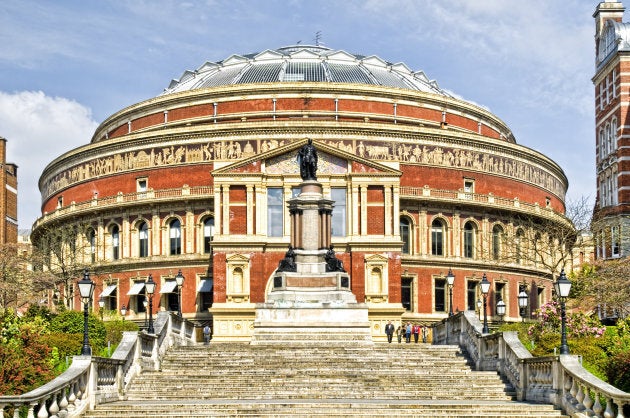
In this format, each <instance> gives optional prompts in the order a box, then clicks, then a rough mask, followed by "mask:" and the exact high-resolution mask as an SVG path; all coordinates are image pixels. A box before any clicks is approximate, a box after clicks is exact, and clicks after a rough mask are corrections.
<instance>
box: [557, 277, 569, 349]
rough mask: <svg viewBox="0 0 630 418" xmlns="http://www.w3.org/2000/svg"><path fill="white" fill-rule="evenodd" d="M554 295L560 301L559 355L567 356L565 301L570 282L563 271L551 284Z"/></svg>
mask: <svg viewBox="0 0 630 418" xmlns="http://www.w3.org/2000/svg"><path fill="white" fill-rule="evenodd" d="M553 286H554V289H555V291H556V295H558V298H559V299H560V315H561V317H562V334H561V340H560V354H569V345H568V344H567V313H566V309H565V308H566V307H565V301H566V299H567V298H568V297H569V292H570V291H571V281H570V280H569V279H567V276H566V274H564V269H562V271H560V277H558V280H556V282H555V283H554V284H553Z"/></svg>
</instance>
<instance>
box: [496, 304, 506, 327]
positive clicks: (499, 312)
mask: <svg viewBox="0 0 630 418" xmlns="http://www.w3.org/2000/svg"><path fill="white" fill-rule="evenodd" d="M497 315H499V317H500V318H501V322H503V316H504V315H505V302H503V300H500V301H498V302H497Z"/></svg>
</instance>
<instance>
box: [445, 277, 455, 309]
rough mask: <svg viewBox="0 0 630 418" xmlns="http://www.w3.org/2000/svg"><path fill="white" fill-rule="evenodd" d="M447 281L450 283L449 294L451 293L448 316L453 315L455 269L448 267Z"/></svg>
mask: <svg viewBox="0 0 630 418" xmlns="http://www.w3.org/2000/svg"><path fill="white" fill-rule="evenodd" d="M446 283H447V284H448V294H449V301H450V303H449V306H448V316H453V284H454V283H455V275H454V274H453V270H451V269H450V268H449V269H448V274H447V275H446Z"/></svg>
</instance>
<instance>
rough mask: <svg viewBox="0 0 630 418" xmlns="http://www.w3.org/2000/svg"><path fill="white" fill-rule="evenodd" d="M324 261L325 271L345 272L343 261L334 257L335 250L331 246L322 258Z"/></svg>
mask: <svg viewBox="0 0 630 418" xmlns="http://www.w3.org/2000/svg"><path fill="white" fill-rule="evenodd" d="M324 260H326V271H327V272H331V271H340V272H342V273H345V272H346V270H345V269H344V268H343V261H341V260H339V259H338V258H337V256H335V250H334V249H333V246H332V244H331V245H330V247H329V248H328V251H326V255H325V256H324Z"/></svg>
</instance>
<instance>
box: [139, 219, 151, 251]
mask: <svg viewBox="0 0 630 418" xmlns="http://www.w3.org/2000/svg"><path fill="white" fill-rule="evenodd" d="M138 256H140V257H148V256H149V226H148V225H147V223H146V222H140V223H139V224H138Z"/></svg>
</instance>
